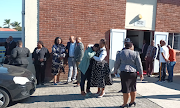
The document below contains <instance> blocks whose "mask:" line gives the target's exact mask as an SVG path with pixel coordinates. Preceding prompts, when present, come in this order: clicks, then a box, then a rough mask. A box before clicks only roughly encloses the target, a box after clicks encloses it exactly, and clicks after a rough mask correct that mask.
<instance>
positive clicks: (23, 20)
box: [22, 0, 25, 47]
mask: <svg viewBox="0 0 180 108" xmlns="http://www.w3.org/2000/svg"><path fill="white" fill-rule="evenodd" d="M22 42H23V47H25V0H22Z"/></svg>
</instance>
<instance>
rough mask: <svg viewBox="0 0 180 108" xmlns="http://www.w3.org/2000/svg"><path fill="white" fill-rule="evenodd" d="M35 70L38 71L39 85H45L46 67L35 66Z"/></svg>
mask: <svg viewBox="0 0 180 108" xmlns="http://www.w3.org/2000/svg"><path fill="white" fill-rule="evenodd" d="M34 67H35V70H36V79H37V84H40V83H41V84H43V83H44V78H45V69H46V66H45V65H34Z"/></svg>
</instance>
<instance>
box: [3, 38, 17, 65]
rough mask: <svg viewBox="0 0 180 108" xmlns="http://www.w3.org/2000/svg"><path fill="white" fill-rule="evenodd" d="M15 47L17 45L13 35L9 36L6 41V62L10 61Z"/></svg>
mask: <svg viewBox="0 0 180 108" xmlns="http://www.w3.org/2000/svg"><path fill="white" fill-rule="evenodd" d="M15 47H16V42H14V40H13V37H12V36H9V38H7V39H6V42H5V48H6V52H5V56H6V58H5V61H4V64H9V63H10V60H11V58H10V56H11V52H12V50H13V49H14V48H15Z"/></svg>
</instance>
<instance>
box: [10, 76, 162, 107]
mask: <svg viewBox="0 0 180 108" xmlns="http://www.w3.org/2000/svg"><path fill="white" fill-rule="evenodd" d="M119 90H120V80H119V79H114V84H113V85H112V86H107V87H106V90H105V91H106V95H105V96H104V97H103V98H95V97H92V98H85V97H83V96H81V95H80V88H79V87H78V88H75V87H73V84H68V85H64V84H59V85H57V86H54V85H52V84H51V83H48V84H46V85H45V86H38V88H37V89H36V92H35V93H34V94H33V95H32V96H31V97H29V98H27V99H25V100H22V101H19V102H14V103H12V104H11V105H10V106H9V107H8V108H59V107H99V108H102V107H112V108H114V107H119V106H120V105H121V104H122V103H123V97H122V93H117V92H118V91H119ZM91 91H92V92H93V93H95V92H96V91H97V88H91ZM136 103H137V106H136V107H135V108H161V107H160V106H158V105H157V104H155V103H153V102H151V101H149V100H148V99H146V98H143V97H141V96H140V95H138V96H137V99H136Z"/></svg>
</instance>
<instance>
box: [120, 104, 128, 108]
mask: <svg viewBox="0 0 180 108" xmlns="http://www.w3.org/2000/svg"><path fill="white" fill-rule="evenodd" d="M128 107H129V105H128V104H126V105H125V106H120V108H128Z"/></svg>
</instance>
